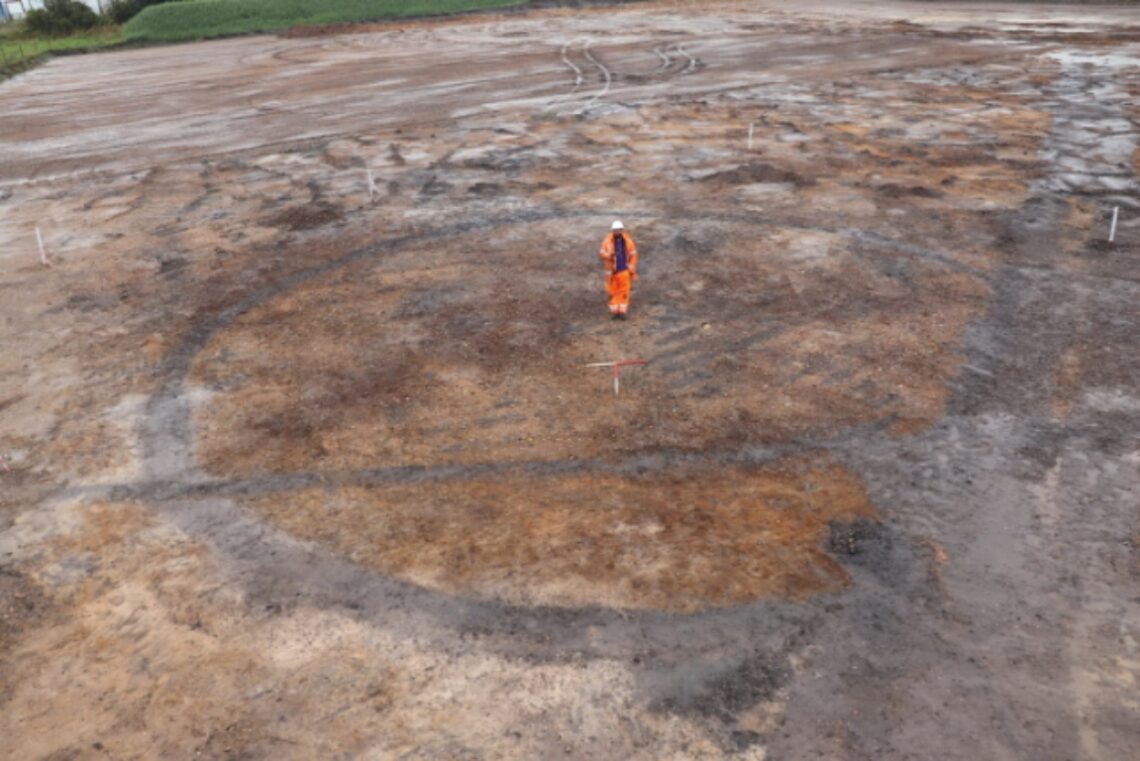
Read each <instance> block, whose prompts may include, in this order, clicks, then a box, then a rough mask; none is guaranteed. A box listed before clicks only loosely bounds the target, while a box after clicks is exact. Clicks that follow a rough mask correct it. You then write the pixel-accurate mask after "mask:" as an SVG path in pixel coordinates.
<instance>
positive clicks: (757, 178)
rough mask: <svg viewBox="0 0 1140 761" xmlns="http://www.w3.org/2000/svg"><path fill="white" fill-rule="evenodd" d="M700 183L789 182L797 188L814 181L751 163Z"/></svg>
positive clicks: (717, 174) (783, 170) (715, 175)
mask: <svg viewBox="0 0 1140 761" xmlns="http://www.w3.org/2000/svg"><path fill="white" fill-rule="evenodd" d="M701 182H707V183H711V184H714V185H750V184H752V183H756V182H790V183H793V184H795V185H796V186H798V187H802V186H804V185H813V184H815V180H813V179H810V178H805V177H801V176H800V175H798V174H796V173H795V172H792V171H789V170H787V169H777V168H776V167H774V166H772V165H771V164H766V163H764V162H762V161H753V162H751V163H748V164H741V165H740V166H738V167H736V168H735V169H727V170H725V171H723V172H717V173H715V174H710V175H708V176H707V177H703V178H701Z"/></svg>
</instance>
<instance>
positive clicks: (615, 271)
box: [598, 219, 637, 320]
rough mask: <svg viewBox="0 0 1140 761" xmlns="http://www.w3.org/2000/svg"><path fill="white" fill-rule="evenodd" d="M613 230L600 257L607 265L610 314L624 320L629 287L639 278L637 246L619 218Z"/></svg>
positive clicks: (627, 310) (604, 242) (607, 237)
mask: <svg viewBox="0 0 1140 761" xmlns="http://www.w3.org/2000/svg"><path fill="white" fill-rule="evenodd" d="M610 230H611V232H610V234H609V235H607V236H606V237H605V238H603V239H602V247H601V249H600V250H599V251H598V258H599V259H601V260H602V261H603V262H605V265H606V294H607V295H609V297H610V316H612V317H613V318H614V319H615V320H624V319H625V316H626V313H627V312H629V289H630V286H631V285H632V284H633V281H634V280H636V279H637V246H635V245H634V243H633V238H631V237H630V236H629V233H627V232H626V231H625V225H623V224H622V223H621V220H620V219H619V220H617V221H616V222H614V223H613V225H612V226H611V228H610Z"/></svg>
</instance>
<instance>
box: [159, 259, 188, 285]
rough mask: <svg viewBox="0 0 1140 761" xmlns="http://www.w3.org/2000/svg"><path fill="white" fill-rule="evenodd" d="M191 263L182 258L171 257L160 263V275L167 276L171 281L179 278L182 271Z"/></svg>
mask: <svg viewBox="0 0 1140 761" xmlns="http://www.w3.org/2000/svg"><path fill="white" fill-rule="evenodd" d="M189 263H190V262H189V261H188V260H186V259H184V258H182V257H181V256H171V257H166V258H163V259H159V261H158V273H159V274H160V275H165V276H166V277H167V278H169V279H172V280H173V279H174V278H177V277H178V276H180V275H181V274H182V270H183V269H185V267H186V265H187V264H189Z"/></svg>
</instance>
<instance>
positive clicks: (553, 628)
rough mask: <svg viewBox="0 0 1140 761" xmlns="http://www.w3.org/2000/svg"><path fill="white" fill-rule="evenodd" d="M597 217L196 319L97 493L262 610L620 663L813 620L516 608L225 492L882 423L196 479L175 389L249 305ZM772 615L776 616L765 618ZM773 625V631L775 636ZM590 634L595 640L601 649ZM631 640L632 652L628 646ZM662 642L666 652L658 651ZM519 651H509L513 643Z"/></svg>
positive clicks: (747, 606)
mask: <svg viewBox="0 0 1140 761" xmlns="http://www.w3.org/2000/svg"><path fill="white" fill-rule="evenodd" d="M610 214H618V215H620V216H623V217H626V218H629V219H642V220H653V219H669V220H671V221H674V222H708V221H717V222H723V223H742V224H752V225H771V224H773V223H772V222H770V221H766V220H763V219H758V218H756V217H754V216H753V217H750V216H745V215H731V214H726V215H716V216H710V215H705V214H700V215H698V214H693V215H677V214H663V213H654V212H647V211H640V212H639V211H627V210H621V211H615V212H609V213H607V214H606V216H609V215H610ZM599 216H602V214H600V213H599V212H597V211H596V210H572V209H564V208H557V207H555V208H531V209H528V210H524V211H522V212H519V213H515V214H511V215H507V216H502V217H492V218H486V219H482V220H468V221H464V222H460V223H456V224H453V225H448V226H443V227H439V228H435V229H434V230H430V231H426V232H419V233H416V234H409V235H402V236H397V237H394V238H389V239H387V240H383V241H380V242H378V243H376V244H373V245H371V246H367V247H364V248H360V249H356V250H353V251H350V252H348V253H347V254H345V255H343V256H341V257H339V258H337V259H335V260H332V261H328V262H324V263H321V264H319V265H316V266H314V267H310V268H307V269H305V270H302V271H300V272H297V273H294V274H292V275H291V276H289V277H287V278H283V279H282V280H280V281H278V282H276V283H274V284H272V285H268V286H265V287H262V288H259V289H257V290H255V291H254V292H253V293H250V294H248V295H247V296H245V297H244V298H242V299H240V300H238V301H237V302H235V303H234V304H232V305H231V306H229V307H228V308H226V309H224V310H222V311H220V312H217V313H215V314H212V315H210V316H208V317H206V318H205V319H203V320H200V321H199V322H197V323H196V324H194V325H193V326H192V327H191V328H190V329H189V330H188V331H187V332H186V334H185V335H184V336H183V337H182V339H181V340H180V341H179V342H178V343H177V344H175V345H174V346H173V347H172V348H171V349H170V350H169V351H168V352H167V354H166V356H165V357H164V358H163V360H162V361H161V363H160V370H159V374H160V376H161V380H160V382H159V384H158V386H157V388H156V389H155V390H154V392H153V393H152V394H151V395H150V397H149V398H148V400H147V402H146V404H145V407H144V414H143V419H142V423H141V425H140V436H139V439H140V451H141V461H142V469H143V474H144V478H143V480H142V481H141V482H136V483H132V484H120V485H117V486H112V487H109V488H108V487H104V488H102V489H99V490H98V491H99V492H101V493H103V494H105V495H106V496H108V497H109V498H111V499H132V500H145V501H148V502H151V503H152V504H154V505H155V506H156V507H157V508H158V509H160V510H161V511H163V512H164V514H165V515H166V517H168V518H169V519H170V520H171V521H172V522H173V523H174V524H175V525H177V526H178V527H179V528H181V529H183V530H185V531H186V532H187V533H188V534H190V535H192V536H196V537H198V538H202V539H205V540H206V541H208V542H209V543H210V544H211V545H212V546H213V548H214V549H215V551H216V552H217V553H218V554H219V556H220V557H221V558H222V559H223V560H224V561H225V563H226V564H227V565H228V566H229V570H230V571H232V572H236V575H237V576H238V578H239V579H241V583H242V584H243V587H244V589H245V592H246V596H247V599H249V600H250V601H251V602H252V603H254V604H257V603H258V602H261V601H268V602H266V603H265V607H266V609H268V610H280V609H282V607H284V606H286V605H294V604H299V603H304V604H306V605H310V606H317V607H327V608H336V609H341V610H349V611H353V612H354V613H355V615H357V616H359V617H361V618H362V619H364V620H369V621H374V622H379V621H383V622H384V623H385V625H394V622H396V621H397V620H398V621H399V623H400V625H401V626H403V627H404V628H407V627H412V628H414V629H417V630H420V631H423V632H425V634H426V633H427V632H434V631H437V630H438V627H439V625H441V624H443V625H445V626H447V627H450V628H451V629H452V630H454V631H456V632H457V633H459V634H460V635H461V636H489V635H496V634H497V635H506V636H508V638H509V639H510V640H511V641H512V642H515V644H514V645H512V646H511V648H510V652H512V653H514V654H516V655H524V654H525V655H529V656H532V657H538V658H556V657H564V654H565V653H566V652H567V651H570V652H578V653H584V652H589V653H593V654H606V655H616V654H625V655H628V654H629V652H630V651H631V648H632V649H634V650H636V649H637V648H639V647H642V646H643V645H644V641H645V639H646V637H648V636H650V631H651V630H652V632H653V638H654V639H656V640H658V641H661V640H662V639H663V640H664V644H663V646H680V645H681V643H688V642H691V641H692V640H693V639H694V638H696V639H698V640H699V639H704V640H707V639H708V634H707V632H706V631H705V629H706V627H707V626H708V625H709V624H715V623H717V622H720V623H722V624H726V625H727V624H728V623H729V622H730V621H737V622H739V623H740V624H742V625H743V629H739V630H738V628H737V627H736V626H735V625H732V626H729V627H728V628H727V629H721V628H719V627H714V628H716V630H717V631H718V632H719V634H718V635H717V636H722V635H723V636H729V637H732V638H734V639H735V638H737V637H738V636H741V632H751V633H753V634H755V633H756V632H758V631H761V630H766V629H770V628H771V627H773V626H776V625H777V621H782V622H784V623H786V622H787V621H788V619H789V618H791V619H793V620H797V621H800V622H801V623H802V622H803V621H807V620H809V619H810V618H811V617H812V616H813V615H814V610H815V607H814V606H813V605H810V604H809V605H807V606H805V605H804V603H790V602H784V601H773V600H768V599H758V600H755V601H752V602H749V603H744V604H741V605H737V606H732V607H725V608H708V609H705V610H701V611H697V612H693V613H673V612H663V611H655V610H631V611H623V610H615V609H611V608H605V607H601V606H591V607H576V608H571V607H554V606H542V605H539V606H526V605H517V604H511V603H505V602H501V601H497V600H493V599H472V598H468V597H463V596H459V595H454V594H450V593H448V592H444V591H439V590H435V589H430V588H427V587H423V586H421V585H418V584H415V583H412V582H409V581H405V580H402V579H399V578H395V577H392V576H390V575H387V574H385V573H383V572H382V571H379V570H375V569H373V568H369V567H365V566H361V565H358V564H356V563H354V562H352V561H350V560H349V559H347V558H345V557H343V556H341V555H338V554H337V553H335V552H334V551H332V550H327V549H324V548H318V547H314V546H312V545H310V544H307V543H305V542H303V541H302V540H299V539H297V538H296V537H293V536H292V535H290V534H288V533H287V532H286V531H285V530H284V529H281V528H279V527H277V526H274V525H271V524H267V523H265V522H263V521H261V520H259V519H257V518H255V517H253V516H252V515H251V514H250V513H249V512H248V511H246V510H245V509H244V508H243V507H242V506H240V505H239V504H237V503H236V502H235V501H234V500H233V499H231V498H238V497H242V496H250V495H257V494H267V493H275V492H282V491H290V490H294V489H298V488H302V487H305V486H313V485H328V486H333V487H335V486H338V485H349V484H352V483H365V484H380V483H394V482H410V481H439V480H465V479H470V478H475V477H480V476H482V477H485V476H487V475H495V474H497V473H503V472H511V471H516V470H517V469H519V468H528V467H529V468H535V469H538V470H539V471H540V472H541V470H542V469H545V471H546V472H548V473H564V472H569V471H578V472H587V473H588V472H593V470H592V469H594V468H596V469H598V471H599V472H601V470H603V469H605V468H609V469H611V470H616V471H618V472H623V471H633V472H646V471H650V472H651V471H653V470H657V469H661V468H664V467H668V466H670V465H671V464H673V463H675V462H677V461H678V459H679V458H683V459H685V460H687V461H688V462H690V463H693V462H696V463H700V462H707V461H709V460H710V459H711V460H716V461H717V462H718V466H719V465H721V464H723V462H724V460H725V459H726V458H727V459H729V460H735V462H737V463H741V464H750V465H758V464H763V463H765V462H770V461H773V460H775V459H778V458H780V457H783V456H786V455H788V454H793V453H797V452H804V451H809V450H810V451H827V450H833V449H836V448H839V447H842V446H844V445H845V444H849V443H851V442H853V441H866V439H867V437H875V436H881V435H882V436H885V435H887V434H886V433H885V428H886V427H887V426H888V425H889V422H890V421H889V420H884V421H876V422H875V423H873V424H861V425H856V426H851V427H848V428H845V429H841V430H840V431H838V432H836V433H834V434H832V435H829V436H828V437H826V439H819V440H813V439H804V440H799V441H791V442H787V443H785V444H782V445H779V446H755V445H752V446H746V447H744V448H741V449H738V450H735V451H733V452H723V451H716V452H703V453H700V454H695V453H691V452H688V453H677V452H659V453H655V454H654V455H652V456H646V455H643V454H642V455H634V456H631V457H630V458H629V459H628V461H627V462H624V463H618V464H614V463H613V462H609V463H608V464H605V465H603V464H601V463H598V462H596V461H592V460H567V461H554V462H543V463H530V464H528V463H506V464H504V463H485V464H482V465H476V466H438V467H434V468H426V467H422V466H402V467H391V468H378V469H370V470H366V471H357V472H342V473H319V472H307V473H294V474H282V475H279V476H273V477H268V478H253V479H231V480H215V479H210V478H209V477H207V476H205V474H203V473H201V472H200V470H199V469H198V468H197V466H196V464H195V463H194V458H193V452H192V449H193V444H194V441H193V428H192V423H191V407H190V403H189V400H188V399H187V398H186V395H185V394H184V393H183V392H184V390H185V381H186V378H187V377H188V375H189V372H190V370H191V367H192V364H193V362H194V360H195V358H196V357H197V356H198V354H199V352H200V351H201V350H202V349H204V348H205V346H206V344H207V343H208V342H209V340H210V339H211V338H212V337H213V336H214V335H215V334H216V333H218V332H219V331H221V330H224V329H225V328H227V327H229V326H230V325H231V324H232V323H233V322H234V321H235V320H236V319H237V318H238V317H239V316H241V315H242V314H244V313H245V312H247V311H248V310H250V309H252V308H254V307H256V306H258V305H260V304H262V303H265V302H267V301H269V300H270V299H273V298H275V297H277V296H279V295H281V294H283V293H285V292H288V291H289V290H291V289H293V288H295V287H298V286H300V285H302V284H303V283H306V282H308V281H310V280H312V279H314V278H318V277H320V276H322V275H325V274H328V273H331V272H334V271H336V270H338V269H340V268H343V267H346V266H348V265H350V264H353V263H356V262H360V261H364V260H367V259H369V258H371V257H374V256H376V255H378V254H383V253H388V252H393V251H398V250H399V249H401V248H402V247H404V246H406V245H409V244H413V243H418V242H423V241H431V240H444V239H448V238H453V237H457V236H460V235H464V234H467V233H471V232H480V231H487V230H494V229H498V228H502V227H509V226H512V225H521V224H533V223H536V222H543V221H551V220H560V219H582V218H592V217H599ZM780 226H782V227H788V228H792V229H804V230H815V231H824V232H831V233H836V234H840V235H845V236H847V237H849V238H851V239H853V240H856V241H862V242H868V241H873V242H874V243H876V244H877V245H880V246H882V247H885V248H890V249H893V250H894V251H896V252H898V253H903V254H907V255H912V256H919V257H922V258H927V259H929V260H931V261H934V262H938V263H940V264H942V265H944V266H947V267H948V268H951V269H954V270H957V271H967V272H969V273H970V274H973V275H975V276H977V277H980V278H983V279H985V278H986V274H985V273H983V272H980V271H977V270H975V269H973V268H971V267H968V266H966V265H963V264H961V263H958V262H956V261H954V260H953V259H951V258H950V257H949V256H948V255H946V254H944V253H942V252H937V251H931V250H929V249H924V248H922V247H919V246H915V245H912V244H908V243H903V242H899V241H896V240H894V239H892V238H889V237H886V236H883V235H881V234H878V233H871V232H869V231H865V230H855V229H846V228H833V229H828V228H826V227H823V226H807V225H801V226H797V225H795V224H787V223H780ZM773 612H778V615H776V616H775V617H772V616H771V614H772V613H773ZM773 631H774V630H773ZM599 636H601V639H602V640H604V642H599ZM639 643H640V644H639ZM670 643H671V644H670ZM520 648H521V649H520Z"/></svg>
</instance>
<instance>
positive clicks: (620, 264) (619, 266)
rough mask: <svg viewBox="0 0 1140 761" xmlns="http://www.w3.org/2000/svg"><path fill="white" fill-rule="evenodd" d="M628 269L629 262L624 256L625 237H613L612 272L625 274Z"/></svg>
mask: <svg viewBox="0 0 1140 761" xmlns="http://www.w3.org/2000/svg"><path fill="white" fill-rule="evenodd" d="M627 269H629V262H628V261H627V260H626V255H625V236H624V235H617V236H614V272H625V271H626V270H627Z"/></svg>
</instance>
